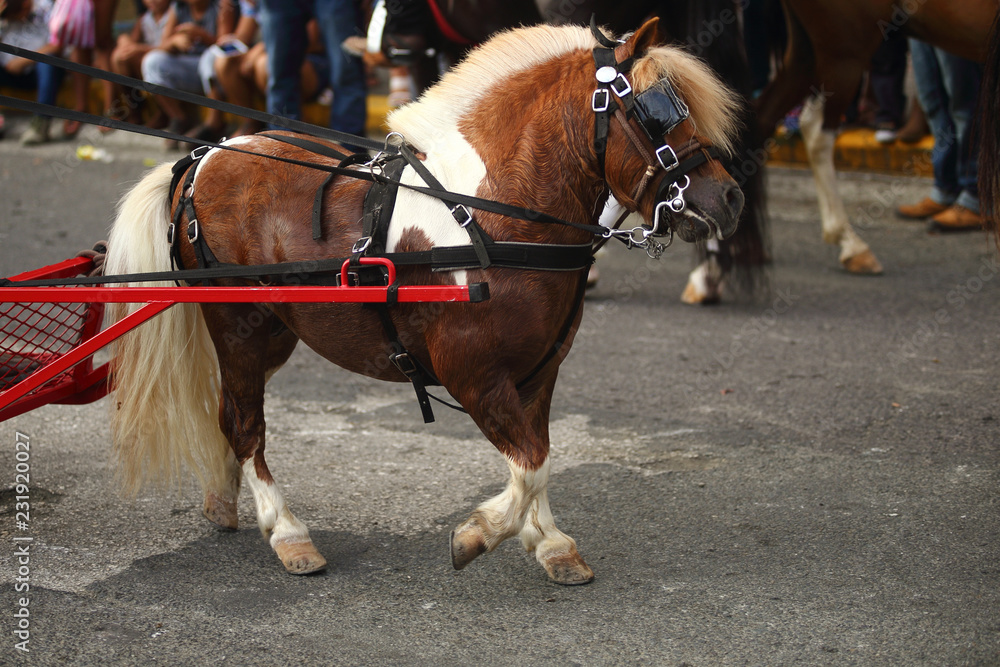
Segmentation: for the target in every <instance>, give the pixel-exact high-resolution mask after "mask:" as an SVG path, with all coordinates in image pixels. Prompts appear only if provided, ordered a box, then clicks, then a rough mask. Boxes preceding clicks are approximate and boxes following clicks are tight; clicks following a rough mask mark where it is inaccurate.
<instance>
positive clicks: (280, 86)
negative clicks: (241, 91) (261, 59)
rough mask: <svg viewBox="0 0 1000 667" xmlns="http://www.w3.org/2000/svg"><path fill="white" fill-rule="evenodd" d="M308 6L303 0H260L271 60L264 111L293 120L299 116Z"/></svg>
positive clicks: (299, 117)
mask: <svg viewBox="0 0 1000 667" xmlns="http://www.w3.org/2000/svg"><path fill="white" fill-rule="evenodd" d="M308 5H309V3H308V2H305V1H304V0H263V1H262V2H261V8H260V14H259V16H260V22H261V31H262V33H263V36H264V44H265V46H266V48H267V55H268V60H269V63H270V76H269V77H268V83H267V112H268V113H271V114H274V115H276V116H284V117H286V118H292V119H296V120H298V119H301V118H302V101H301V99H302V81H301V78H300V70H301V68H302V61H303V59H304V58H305V55H306V44H307V42H308V39H307V35H306V22H307V21H308V20H309V6H308Z"/></svg>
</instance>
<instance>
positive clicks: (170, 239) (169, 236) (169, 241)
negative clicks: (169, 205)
mask: <svg viewBox="0 0 1000 667" xmlns="http://www.w3.org/2000/svg"><path fill="white" fill-rule="evenodd" d="M175 229H176V226H175V225H174V223H172V222H171V223H170V224H169V225H167V245H169V246H170V247H171V248H173V247H174V230H175Z"/></svg>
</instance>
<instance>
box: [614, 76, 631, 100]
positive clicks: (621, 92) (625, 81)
mask: <svg viewBox="0 0 1000 667" xmlns="http://www.w3.org/2000/svg"><path fill="white" fill-rule="evenodd" d="M619 80H621V82H622V83H623V84H624V86H623V87H622V89H621V90H618V89H617V88H615V84H616V83H618V81H619ZM611 90H613V91H615V95H617V96H618V97H622V98H624V97H625V96H626V95H628V94H629V93H631V92H632V84H630V83H629V82H628V79H626V78H625V75H624V74H621V73H619V74H618V78H616V79H615V80H614V81H612V82H611Z"/></svg>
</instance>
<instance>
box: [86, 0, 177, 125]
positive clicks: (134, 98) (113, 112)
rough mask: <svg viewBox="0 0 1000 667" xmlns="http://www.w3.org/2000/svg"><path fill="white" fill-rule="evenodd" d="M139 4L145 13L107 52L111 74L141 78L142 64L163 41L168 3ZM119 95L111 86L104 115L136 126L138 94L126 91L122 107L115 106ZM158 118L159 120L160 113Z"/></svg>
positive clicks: (155, 122) (155, 121)
mask: <svg viewBox="0 0 1000 667" xmlns="http://www.w3.org/2000/svg"><path fill="white" fill-rule="evenodd" d="M143 4H144V5H145V8H146V11H145V12H144V13H143V14H142V15H141V16H140V17H139V19H138V20H137V21H136V22H135V25H134V26H133V27H132V31H131V32H129V33H125V34H122V35H119V36H118V44H117V45H116V46H115V48H114V50H113V51H112V52H111V71H113V72H115V73H116V74H121V75H122V76H128V77H132V78H133V79H141V78H142V61H143V60H144V59H145V57H146V54H148V53H149V52H150V51H152V50H153V49H154V48H156V46H157V45H158V44H159V43H160V41H161V40H162V39H163V30H164V28H166V26H167V18H168V17H169V14H170V12H169V11H168V10H169V9H170V0H143ZM121 95H122V90H121V87H120V86H118V85H117V84H113V85H112V86H111V97H110V98H109V99H107V100H105V102H106V104H107V109H108V115H109V116H111V117H115V118H122V117H127V119H128V121H129V122H130V123H135V124H138V123H139V122H141V120H142V118H141V114H140V113H139V103H140V101H141V97H140V95H139V93H137V92H135V91H133V92H130V93H129V96H128V98H127V99H126V100H125V103H124V106H119V100H120V98H121ZM159 116H160V117H161V118H162V116H163V114H162V112H160V113H159ZM165 124H166V121H165V120H163V121H160V120H159V119H153V120H152V121H151V122H150V125H151V126H153V127H158V126H159V127H162V126H163V125H165ZM101 129H102V130H104V129H108V128H101Z"/></svg>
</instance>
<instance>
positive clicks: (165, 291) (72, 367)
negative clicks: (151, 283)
mask: <svg viewBox="0 0 1000 667" xmlns="http://www.w3.org/2000/svg"><path fill="white" fill-rule="evenodd" d="M361 263H362V264H375V265H380V266H382V267H384V268H385V270H386V272H387V285H386V286H384V287H383V286H350V285H349V280H348V264H349V261H345V262H344V264H343V266H342V267H341V273H340V275H341V285H340V286H322V287H320V286H280V287H278V286H272V287H266V286H254V285H250V286H241V287H195V286H190V287H187V286H186V287H124V286H122V287H104V286H98V287H81V286H73V287H0V355H2V356H0V389H2V391H0V421H4V420H7V419H10V418H11V417H15V416H17V415H19V414H22V413H24V412H27V411H29V410H33V409H35V408H37V407H39V406H42V405H46V404H48V403H66V404H80V403H90V402H92V401H95V400H97V399H99V398H101V397H103V396H105V395H106V394H107V393H108V391H109V390H110V387H109V386H108V370H109V369H108V364H107V363H105V364H102V365H101V366H99V367H97V368H94V367H93V359H92V357H93V355H94V353H96V352H97V351H98V350H100V349H101V348H102V347H104V346H105V345H107V344H108V343H110V342H112V341H114V340H115V339H116V338H118V337H119V336H122V335H123V334H125V333H127V332H129V331H131V330H132V329H134V328H135V327H137V326H139V325H140V324H142V323H143V322H145V321H146V320H148V319H150V318H152V317H154V316H155V315H157V314H159V313H162V312H163V311H164V310H166V309H167V308H169V307H171V306H173V305H174V304H177V303H387V302H388V301H389V286H391V285H394V284H395V282H396V267H395V266H394V265H393V263H392V262H391V261H390V260H388V259H385V258H381V257H363V258H361ZM92 269H93V262H92V260H91V259H90V258H87V257H77V258H74V259H69V260H66V261H64V262H60V263H58V264H53V265H51V266H46V267H43V268H41V269H36V270H34V271H28V272H26V273H22V274H19V275H17V276H13V277H12V278H10V280H11V281H27V280H39V279H60V278H69V277H74V276H78V275H81V274H82V275H85V274H87V273H89V272H90V271H91V270H92ZM488 298H489V290H488V289H487V285H486V284H485V283H479V284H476V285H403V286H400V287H398V288H396V298H395V301H397V302H398V303H425V302H471V303H475V302H479V301H484V300H486V299H488ZM106 303H145V304H146V305H145V306H143V307H141V308H139V309H138V310H136V311H135V312H133V313H131V314H130V315H128V316H126V317H125V318H123V319H122V320H121V321H119V322H115V323H114V324H112V325H111V326H109V327H108V328H106V329H104V330H101V323H102V320H103V318H104V304H106ZM71 304H76V306H77V307H75V308H71V307H69V306H70V305H71ZM81 305H82V307H80V306H81ZM14 345H16V346H17V349H14ZM5 359H6V360H8V361H6V362H5V361H4V360H5ZM5 363H6V365H4V364H5Z"/></svg>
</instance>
